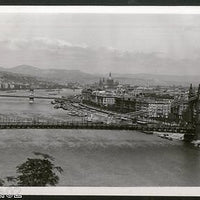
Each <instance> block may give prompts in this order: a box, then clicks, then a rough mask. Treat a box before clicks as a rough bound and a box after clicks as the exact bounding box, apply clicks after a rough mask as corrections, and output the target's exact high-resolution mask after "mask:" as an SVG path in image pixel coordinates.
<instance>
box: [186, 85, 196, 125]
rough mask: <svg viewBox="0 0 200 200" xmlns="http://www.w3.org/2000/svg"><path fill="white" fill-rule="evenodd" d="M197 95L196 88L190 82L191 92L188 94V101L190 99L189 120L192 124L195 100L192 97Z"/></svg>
mask: <svg viewBox="0 0 200 200" xmlns="http://www.w3.org/2000/svg"><path fill="white" fill-rule="evenodd" d="M194 96H195V92H194V89H193V87H192V84H190V89H189V94H188V101H189V105H188V106H189V109H188V112H189V113H188V117H189V119H188V122H189V124H190V125H194V101H193V100H192V98H193V97H194Z"/></svg>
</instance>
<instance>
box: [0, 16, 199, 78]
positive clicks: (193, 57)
mask: <svg viewBox="0 0 200 200" xmlns="http://www.w3.org/2000/svg"><path fill="white" fill-rule="evenodd" d="M199 52H200V15H198V14H197V15H191V14H187V15H183V14H182V15H181V14H178V15H176V14H76V13H68V14H67V13H60V14H58V13H52V14H51V13H43V14H42V13H24V14H22V13H21V14H20V13H0V66H1V67H5V68H9V67H15V66H17V65H22V64H26V65H32V66H35V67H38V68H42V69H48V68H58V69H75V70H81V71H83V72H87V73H107V72H110V71H112V72H113V73H114V72H115V73H126V74H131V73H132V74H134V73H151V74H152V73H154V74H173V75H188V74H190V75H200V67H199V66H200V54H199Z"/></svg>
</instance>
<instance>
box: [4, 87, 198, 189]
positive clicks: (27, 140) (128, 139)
mask: <svg viewBox="0 0 200 200" xmlns="http://www.w3.org/2000/svg"><path fill="white" fill-rule="evenodd" d="M65 92H66V94H71V93H72V94H73V93H74V91H70V90H69V91H65ZM0 110H1V113H0V114H1V116H4V117H5V116H8V117H10V116H12V117H15V116H18V117H22V118H23V117H36V116H40V117H44V118H54V119H63V120H65V119H70V116H67V115H66V111H64V110H60V109H54V108H53V105H52V104H50V100H36V101H35V102H34V104H29V102H28V100H27V99H13V98H0ZM34 151H37V152H38V151H39V152H43V153H47V154H50V155H52V156H54V157H55V162H56V164H57V165H60V166H61V167H62V168H63V170H64V172H63V173H62V174H61V175H60V182H59V184H58V185H59V186H121V187H122V186H200V173H199V169H200V151H199V149H197V148H194V147H193V146H192V145H189V144H185V143H183V142H182V141H178V140H173V141H169V140H166V139H162V138H159V137H157V136H156V135H146V134H144V133H140V132H137V131H116V130H54V129H51V130H45V129H43V130H33V129H29V130H28V129H26V130H20V129H18V130H0V158H1V164H0V178H3V177H5V176H12V175H15V171H16V166H17V165H18V164H21V163H23V162H24V161H25V160H26V159H27V157H33V152H34Z"/></svg>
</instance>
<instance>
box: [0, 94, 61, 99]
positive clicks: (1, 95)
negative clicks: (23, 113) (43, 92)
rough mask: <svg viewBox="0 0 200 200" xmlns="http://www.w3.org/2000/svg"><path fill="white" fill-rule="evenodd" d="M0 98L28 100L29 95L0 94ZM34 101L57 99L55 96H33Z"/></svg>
mask: <svg viewBox="0 0 200 200" xmlns="http://www.w3.org/2000/svg"><path fill="white" fill-rule="evenodd" d="M0 97H12V98H30V97H32V96H30V95H7V94H0ZM33 98H34V99H57V98H59V97H56V96H51V97H48V96H33Z"/></svg>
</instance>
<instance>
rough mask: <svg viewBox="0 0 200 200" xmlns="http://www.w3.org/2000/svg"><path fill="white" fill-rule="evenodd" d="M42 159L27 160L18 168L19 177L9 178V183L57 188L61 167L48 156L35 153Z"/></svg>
mask: <svg viewBox="0 0 200 200" xmlns="http://www.w3.org/2000/svg"><path fill="white" fill-rule="evenodd" d="M33 153H34V154H35V155H36V156H41V157H42V158H27V161H26V162H24V163H22V164H21V165H18V166H17V174H18V176H17V177H7V181H8V182H9V181H10V182H16V184H17V185H18V186H48V185H51V186H55V185H56V184H58V182H59V176H58V175H57V172H59V173H62V172H63V169H62V168H61V167H60V166H55V164H54V163H53V162H52V161H54V158H53V157H52V156H49V155H48V154H43V153H39V152H33Z"/></svg>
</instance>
